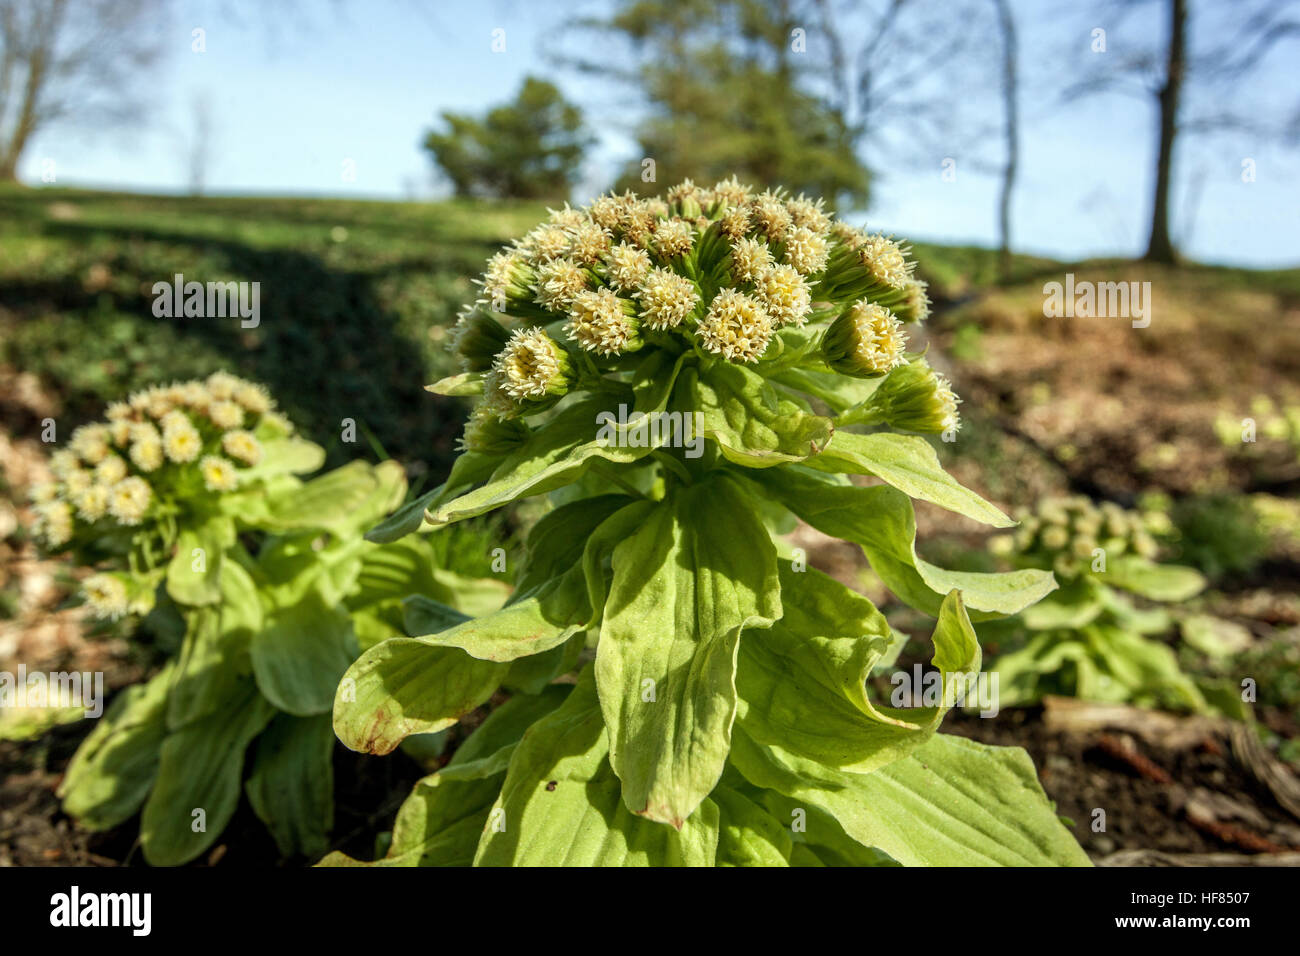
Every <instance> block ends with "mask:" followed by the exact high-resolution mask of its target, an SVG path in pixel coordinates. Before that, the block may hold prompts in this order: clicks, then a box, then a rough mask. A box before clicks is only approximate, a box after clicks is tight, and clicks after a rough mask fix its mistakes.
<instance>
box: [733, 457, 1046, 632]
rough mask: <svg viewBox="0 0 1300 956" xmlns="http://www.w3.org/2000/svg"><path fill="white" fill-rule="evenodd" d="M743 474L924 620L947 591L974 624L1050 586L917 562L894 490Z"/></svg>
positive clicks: (795, 472) (912, 525) (1028, 578)
mask: <svg viewBox="0 0 1300 956" xmlns="http://www.w3.org/2000/svg"><path fill="white" fill-rule="evenodd" d="M749 477H750V479H751V480H752V481H754V482H756V483H758V484H759V485H760V486H761V487H762V489H763V490H764V491H765V492H767V493H768V494H769V495H771V496H772V497H773V498H774V499H775V500H777V501H779V502H780V503H781V504H783V505H785V507H787V508H789V509H790V511H792V512H793V513H794V514H796V515H798V516H799V517H800V518H802V519H803V520H804V521H806V522H808V524H810V525H812V526H813V527H814V528H816V529H817V530H818V531H821V532H822V533H823V534H828V535H830V536H831V537H833V538H842V539H844V540H845V541H852V542H853V543H854V544H857V545H858V546H860V547H861V548H862V550H863V552H864V553H865V554H866V556H867V559H868V560H869V561H870V562H871V567H872V568H873V569H874V570H875V572H876V573H877V574H878V575H880V578H881V580H883V581H884V582H885V585H886V587H888V588H889V590H891V591H892V592H894V594H895V595H897V596H898V597H899V599H900V600H902V601H903V602H904V603H906V604H908V605H909V606H911V607H914V608H916V609H917V610H919V611H923V612H925V613H926V614H929V615H931V616H937V615H938V613H939V607H940V605H941V604H942V602H943V598H944V595H946V594H948V593H949V592H950V591H953V590H957V591H961V595H962V600H963V602H964V603H965V605H966V607H967V609H968V611H969V612H970V617H971V620H975V621H978V620H985V619H987V618H989V617H998V616H1002V615H1007V614H1015V613H1016V612H1018V611H1022V610H1024V609H1025V608H1026V607H1028V606H1029V605H1031V604H1033V603H1034V602H1035V601H1038V600H1039V599H1041V598H1042V597H1043V596H1044V595H1046V594H1048V593H1050V592H1051V591H1052V590H1053V589H1054V588H1055V587H1056V581H1055V579H1054V578H1053V577H1052V575H1051V572H1049V571H1039V570H1035V569H1025V570H1021V571H1012V572H1009V573H1005V574H987V573H983V572H976V571H948V570H945V569H943V568H940V567H938V566H936V565H933V564H930V563H929V562H928V561H924V560H922V559H921V558H920V557H919V556H918V555H917V553H916V518H915V516H914V514H913V513H912V503H911V501H909V500H908V498H907V496H906V495H905V494H903V493H902V492H900V491H897V490H896V489H894V488H890V487H887V486H884V485H876V486H873V487H870V488H860V487H857V486H855V485H850V484H847V483H844V482H843V480H842V479H840V480H837V479H829V480H828V479H824V478H822V477H821V476H819V475H817V474H816V473H815V472H809V471H806V470H802V469H798V468H795V467H787V468H779V469H768V470H766V471H760V472H751V473H750V475H749ZM981 612H983V613H981Z"/></svg>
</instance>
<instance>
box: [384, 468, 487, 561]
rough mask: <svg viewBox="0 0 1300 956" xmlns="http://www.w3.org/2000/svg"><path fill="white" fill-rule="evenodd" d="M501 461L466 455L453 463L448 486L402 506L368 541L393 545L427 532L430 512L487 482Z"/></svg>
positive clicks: (443, 485) (439, 487)
mask: <svg viewBox="0 0 1300 956" xmlns="http://www.w3.org/2000/svg"><path fill="white" fill-rule="evenodd" d="M499 461H500V456H498V455H486V454H480V453H479V452H473V451H467V452H464V453H463V454H462V455H460V456H459V457H458V458H457V459H456V460H455V461H454V462H453V463H452V466H451V473H450V474H449V475H448V476H447V480H446V481H445V482H443V483H442V484H441V485H439V486H438V487H436V488H434V489H433V490H432V491H427V492H425V493H424V494H422V495H420V496H419V497H418V498H414V499H412V500H411V501H408V502H407V503H406V504H404V505H402V507H400V508H398V509H397V510H396V511H395V512H393V513H392V514H391V515H389V516H388V517H387V518H385V519H384V520H383V521H381V522H380V523H379V524H377V525H375V527H373V528H371V529H370V530H369V531H367V532H366V540H367V541H373V542H375V543H376V544H390V543H391V542H393V541H396V540H398V539H399V538H404V537H406V536H407V535H409V534H413V533H414V532H416V531H420V530H421V529H426V530H427V526H426V524H425V520H424V516H425V512H426V511H427V510H428V509H429V508H431V507H434V506H436V505H438V504H440V503H441V502H443V501H447V500H449V499H451V498H453V497H455V496H456V495H458V494H460V493H461V492H462V491H464V490H466V489H467V488H470V487H473V486H474V485H476V484H478V483H479V482H480V481H485V480H486V479H487V478H488V476H489V475H491V474H492V471H493V469H494V468H496V466H497V464H498V462H499Z"/></svg>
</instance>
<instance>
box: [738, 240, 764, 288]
mask: <svg viewBox="0 0 1300 956" xmlns="http://www.w3.org/2000/svg"><path fill="white" fill-rule="evenodd" d="M773 262H774V260H773V259H772V253H771V252H769V251H768V248H767V243H766V242H764V241H763V240H762V239H737V240H736V242H735V243H734V244H733V245H732V247H731V274H732V276H733V277H734V278H735V279H736V280H737V281H738V282H757V281H758V279H759V276H761V275H763V273H765V272H767V270H768V269H770V268H772V265H773Z"/></svg>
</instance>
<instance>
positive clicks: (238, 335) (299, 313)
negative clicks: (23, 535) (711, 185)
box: [0, 187, 545, 469]
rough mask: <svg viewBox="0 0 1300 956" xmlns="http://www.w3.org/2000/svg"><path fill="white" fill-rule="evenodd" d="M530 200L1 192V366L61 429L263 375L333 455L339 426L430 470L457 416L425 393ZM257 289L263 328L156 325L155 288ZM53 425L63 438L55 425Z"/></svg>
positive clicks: (197, 322)
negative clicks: (149, 399) (144, 396)
mask: <svg viewBox="0 0 1300 956" xmlns="http://www.w3.org/2000/svg"><path fill="white" fill-rule="evenodd" d="M544 215H545V208H544V206H543V205H541V204H536V203H530V204H508V203H501V204H491V205H488V204H470V203H459V202H448V203H437V204H428V203H382V202H359V201H337V200H311V199H280V198H264V199H263V198H239V199H228V198H212V199H207V198H203V199H192V198H177V197H157V196H140V195H130V194H118V193H100V192H87V191H79V190H65V189H39V190H33V189H25V188H22V187H6V188H3V189H0V362H2V363H4V364H5V365H8V366H10V367H11V368H16V369H19V370H26V371H31V372H35V373H37V374H38V375H39V376H40V378H41V379H42V380H43V382H44V383H45V384H46V385H47V386H49V387H50V388H51V389H52V390H53V391H54V392H55V393H56V394H57V395H58V396H59V398H60V399H61V401H62V405H63V410H62V412H61V414H60V416H59V420H60V424H61V425H66V426H73V425H76V424H77V423H79V422H81V421H84V420H87V419H89V418H93V417H96V416H97V415H98V414H100V411H101V409H102V405H103V404H104V403H105V402H106V401H109V400H112V399H115V398H118V397H120V396H122V395H123V394H124V393H125V392H128V391H130V390H132V389H135V388H139V387H141V386H144V385H148V384H151V383H154V382H158V381H168V380H173V379H179V378H186V377H191V376H195V375H202V374H206V373H208V372H211V371H213V370H215V369H218V368H226V369H229V370H230V371H233V372H236V373H238V374H242V375H246V376H248V377H250V378H254V379H257V380H259V381H263V382H266V383H267V384H268V385H269V386H270V387H271V389H272V390H273V392H274V394H275V395H276V396H277V397H278V398H279V400H280V402H281V404H282V405H283V406H284V408H285V410H286V411H287V412H288V413H289V414H290V415H291V417H293V418H294V420H295V421H297V422H298V423H299V424H300V426H301V427H302V428H303V429H304V430H305V431H306V432H307V433H309V434H310V435H311V436H312V437H313V438H315V439H316V440H318V441H320V442H322V443H323V444H325V445H326V446H327V447H330V448H331V452H332V455H333V457H334V459H335V460H336V461H341V460H345V459H347V458H351V457H354V456H355V455H356V454H358V453H361V452H362V449H358V448H343V447H341V445H340V442H339V440H338V435H339V433H340V429H341V422H342V420H343V419H345V418H351V419H354V420H355V421H356V422H357V425H358V432H359V433H360V434H361V435H363V436H364V435H367V434H368V435H372V436H373V438H374V442H375V443H377V444H378V445H379V446H380V447H382V448H383V449H384V451H385V452H387V453H388V454H389V455H392V456H393V457H397V458H401V459H403V460H405V461H408V462H424V463H426V464H428V465H429V466H431V467H434V468H436V469H441V468H442V467H443V466H445V465H446V463H447V462H448V461H449V460H450V457H451V455H452V450H453V441H454V438H455V436H456V435H457V434H458V432H459V429H460V419H461V417H462V410H461V409H460V408H459V407H458V406H457V405H456V404H455V403H454V402H452V401H450V400H446V399H440V398H438V397H436V396H433V395H430V394H428V393H427V392H425V391H424V386H425V385H426V384H427V383H428V382H430V381H432V380H433V379H434V378H436V377H439V376H440V375H442V374H444V373H445V372H446V371H447V370H448V369H449V362H448V356H447V355H446V352H445V350H444V348H443V342H442V334H443V332H444V331H445V329H446V327H447V326H448V325H449V324H450V323H451V322H452V321H453V320H454V318H455V315H456V312H457V310H458V309H459V308H460V306H461V305H462V304H463V303H464V302H466V301H469V300H470V299H472V298H473V297H474V295H475V287H474V286H473V285H472V284H471V281H470V280H471V278H473V277H474V276H475V275H477V274H478V273H479V272H480V271H481V270H482V267H483V263H484V261H485V260H486V259H487V257H488V256H489V255H491V254H492V252H493V251H494V249H495V248H496V247H497V246H499V245H500V244H501V243H502V242H504V241H506V240H507V239H509V238H511V237H513V236H515V235H518V234H520V233H521V232H523V231H524V230H526V229H527V228H528V227H529V226H531V225H532V224H533V223H534V222H536V221H537V220H538V219H540V218H541V217H543V216H544ZM178 272H179V273H182V274H184V275H185V277H186V280H187V281H188V280H197V281H200V282H207V281H232V280H233V281H249V282H252V281H257V282H260V283H261V287H260V295H261V323H260V325H259V326H258V327H257V328H255V329H241V328H240V325H239V321H238V320H237V319H216V318H201V319H200V318H188V319H185V318H180V319H166V318H155V317H154V316H153V313H152V291H151V290H152V286H153V284H154V283H155V282H157V281H170V279H171V277H172V276H173V275H174V274H175V273H178ZM65 433H66V432H65Z"/></svg>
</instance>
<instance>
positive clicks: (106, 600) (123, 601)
mask: <svg viewBox="0 0 1300 956" xmlns="http://www.w3.org/2000/svg"><path fill="white" fill-rule="evenodd" d="M81 593H82V594H83V595H84V596H85V599H86V606H87V607H89V608H90V610H91V613H93V614H94V615H95V617H98V618H100V619H102V620H106V621H116V620H117V619H118V618H122V617H125V616H126V613H127V608H128V604H129V602H128V599H127V593H126V585H125V584H123V583H122V580H121V578H118V577H117V576H116V575H112V574H92V575H91V576H90V577H88V578H86V580H84V581H82V582H81Z"/></svg>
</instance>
